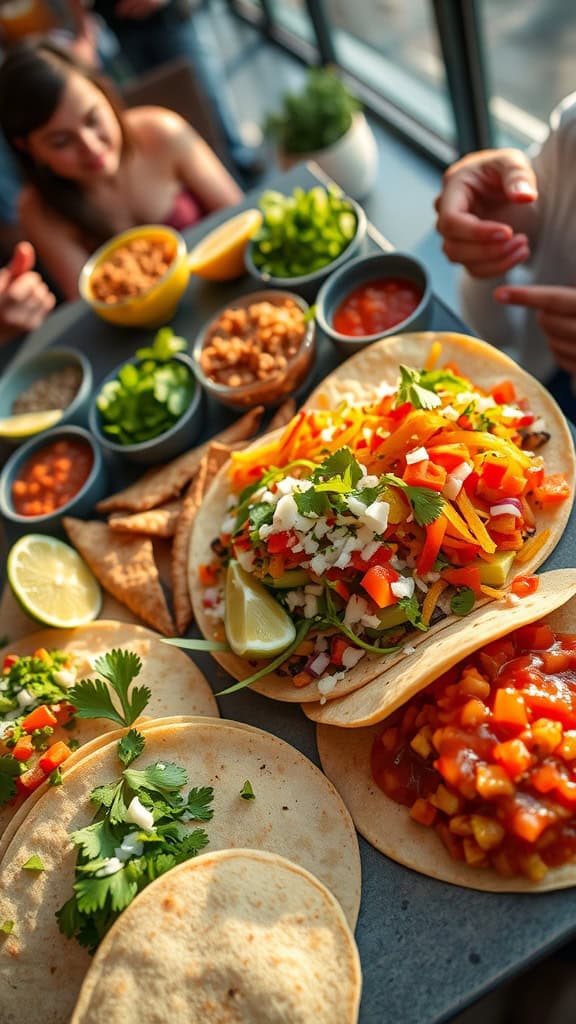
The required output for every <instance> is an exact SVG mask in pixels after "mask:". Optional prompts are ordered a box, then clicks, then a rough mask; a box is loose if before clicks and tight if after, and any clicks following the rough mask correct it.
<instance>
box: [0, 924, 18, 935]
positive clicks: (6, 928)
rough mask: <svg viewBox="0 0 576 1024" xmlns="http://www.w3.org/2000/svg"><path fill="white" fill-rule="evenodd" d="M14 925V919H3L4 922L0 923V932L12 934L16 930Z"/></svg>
mask: <svg viewBox="0 0 576 1024" xmlns="http://www.w3.org/2000/svg"><path fill="white" fill-rule="evenodd" d="M14 925H15V922H14V921H2V924H0V934H2V935H11V934H12V932H13V931H14Z"/></svg>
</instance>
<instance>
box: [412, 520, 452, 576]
mask: <svg viewBox="0 0 576 1024" xmlns="http://www.w3.org/2000/svg"><path fill="white" fill-rule="evenodd" d="M447 527H448V520H447V519H446V516H445V515H442V514H440V515H439V516H437V518H436V519H433V520H432V522H431V523H429V524H428V526H427V527H426V540H425V541H424V546H423V547H422V551H421V552H420V554H419V556H418V560H417V562H416V572H417V573H418V575H419V576H425V575H426V573H427V572H430V571H431V569H432V567H433V565H434V562H435V561H436V559H437V558H438V555H439V553H440V548H441V547H442V541H443V540H444V534H445V533H446V529H447Z"/></svg>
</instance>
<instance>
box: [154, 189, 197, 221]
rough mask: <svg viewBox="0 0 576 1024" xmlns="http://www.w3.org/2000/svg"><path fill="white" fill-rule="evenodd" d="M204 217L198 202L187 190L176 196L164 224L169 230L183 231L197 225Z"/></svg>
mask: <svg viewBox="0 0 576 1024" xmlns="http://www.w3.org/2000/svg"><path fill="white" fill-rule="evenodd" d="M204 215H205V213H204V210H203V209H202V207H201V205H200V203H199V202H198V200H197V199H196V198H195V197H194V196H193V195H192V193H191V192H188V190H187V189H182V191H181V192H179V193H178V195H177V196H176V198H175V200H174V203H173V204H172V209H171V210H170V212H169V214H168V215H167V216H166V217H165V218H164V223H165V225H166V227H168V228H174V229H175V230H176V231H183V230H184V228H190V227H192V225H193V224H197V223H198V221H199V220H202V218H203V217H204Z"/></svg>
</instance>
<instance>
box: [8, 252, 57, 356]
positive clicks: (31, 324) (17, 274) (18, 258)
mask: <svg viewBox="0 0 576 1024" xmlns="http://www.w3.org/2000/svg"><path fill="white" fill-rule="evenodd" d="M35 262H36V254H35V252H34V249H33V247H32V246H31V245H30V243H29V242H19V243H18V245H17V246H16V247H15V249H14V252H13V254H12V259H11V260H10V262H9V263H8V264H7V266H5V267H3V268H2V269H1V270H0V345H3V344H5V343H6V342H8V341H11V340H12V338H15V337H17V336H18V335H19V334H25V333H26V332H27V331H33V330H34V329H35V328H36V327H39V326H40V324H41V323H42V321H43V320H44V318H45V317H46V316H47V314H48V313H49V312H50V310H51V309H53V308H54V304H55V302H56V300H55V298H54V296H53V295H52V292H51V291H50V290H49V288H48V286H47V285H46V284H45V283H44V281H43V280H42V278H41V277H40V274H37V273H36V272H35V271H34V270H33V267H34V263H35Z"/></svg>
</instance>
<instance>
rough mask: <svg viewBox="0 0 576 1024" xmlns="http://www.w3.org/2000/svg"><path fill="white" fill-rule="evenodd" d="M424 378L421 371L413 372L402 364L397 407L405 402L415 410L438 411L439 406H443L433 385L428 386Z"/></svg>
mask: <svg viewBox="0 0 576 1024" xmlns="http://www.w3.org/2000/svg"><path fill="white" fill-rule="evenodd" d="M423 377H424V374H423V373H422V372H421V371H420V370H413V369H411V367H409V366H403V365H402V364H400V385H399V387H398V397H397V399H396V406H397V407H398V406H399V405H404V402H410V404H411V405H413V406H414V408H415V409H437V408H438V406H439V405H442V400H441V399H440V398H439V397H438V395H437V394H436V392H435V391H434V388H433V387H432V386H431V385H429V386H426V383H425V381H424V380H423Z"/></svg>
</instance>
